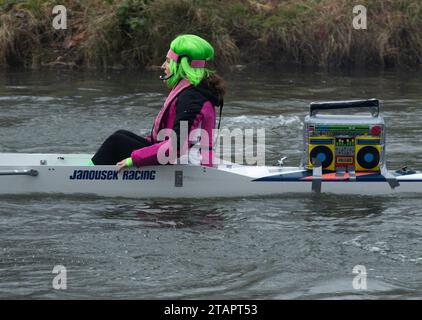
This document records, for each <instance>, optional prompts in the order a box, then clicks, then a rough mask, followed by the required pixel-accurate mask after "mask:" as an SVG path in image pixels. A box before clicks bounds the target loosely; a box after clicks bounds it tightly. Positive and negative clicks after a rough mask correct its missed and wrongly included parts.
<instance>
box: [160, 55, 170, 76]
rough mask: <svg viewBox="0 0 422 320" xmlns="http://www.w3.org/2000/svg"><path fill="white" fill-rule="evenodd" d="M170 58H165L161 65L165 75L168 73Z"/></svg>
mask: <svg viewBox="0 0 422 320" xmlns="http://www.w3.org/2000/svg"><path fill="white" fill-rule="evenodd" d="M169 65H170V58H166V60H165V61H164V63H163V64H162V65H161V69H162V70H163V71H164V73H165V75H166V77H168V76H169V75H170V67H169Z"/></svg>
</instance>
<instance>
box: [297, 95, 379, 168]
mask: <svg viewBox="0 0 422 320" xmlns="http://www.w3.org/2000/svg"><path fill="white" fill-rule="evenodd" d="M349 108H354V109H356V110H359V111H361V110H362V109H366V110H369V111H370V113H369V114H368V113H366V114H361V113H358V114H354V115H344V114H343V115H342V114H321V111H325V110H338V109H349ZM384 154H385V123H384V119H383V117H382V116H381V115H380V114H379V102H378V100H376V99H369V100H353V101H334V102H319V103H311V106H310V114H309V115H308V116H307V117H306V118H305V125H304V154H303V160H302V163H303V165H304V166H305V167H306V168H308V169H312V168H313V166H314V163H315V160H319V162H320V163H321V165H322V168H323V169H324V170H326V171H348V170H354V171H379V170H380V168H381V166H382V165H383V162H384Z"/></svg>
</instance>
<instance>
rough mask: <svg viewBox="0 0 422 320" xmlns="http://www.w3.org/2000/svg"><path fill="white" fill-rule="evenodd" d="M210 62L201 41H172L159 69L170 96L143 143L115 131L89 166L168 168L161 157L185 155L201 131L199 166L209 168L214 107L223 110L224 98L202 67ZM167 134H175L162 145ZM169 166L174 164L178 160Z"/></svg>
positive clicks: (211, 74) (211, 51)
mask: <svg viewBox="0 0 422 320" xmlns="http://www.w3.org/2000/svg"><path fill="white" fill-rule="evenodd" d="M213 58H214V49H213V47H212V46H211V44H210V43H208V42H207V41H206V40H204V39H202V38H201V37H198V36H196V35H180V36H178V37H177V38H176V39H174V40H173V41H172V42H171V44H170V49H169V51H168V53H167V57H166V60H165V61H164V63H163V64H162V66H161V69H162V70H163V71H164V73H165V76H162V77H160V79H162V80H163V81H164V82H165V83H166V84H167V87H168V88H169V89H171V91H170V94H169V95H168V96H167V99H166V100H165V102H164V105H163V107H162V108H161V110H160V112H159V113H158V115H157V117H156V118H155V121H154V124H153V127H152V131H151V135H150V136H148V137H146V138H143V137H140V136H138V135H136V134H134V133H132V132H129V131H126V130H118V131H116V132H115V133H113V134H112V135H111V136H109V137H108V138H107V139H106V140H105V141H104V143H103V144H102V145H101V147H100V148H99V150H98V151H97V153H96V154H95V155H94V156H93V157H92V159H91V161H92V163H91V165H92V164H93V165H114V164H116V165H117V167H118V170H119V171H121V170H123V169H124V168H126V167H132V166H136V167H141V166H148V165H157V164H166V163H163V161H160V160H162V158H163V155H164V156H169V155H171V154H174V155H175V157H177V158H180V157H182V156H185V157H186V156H188V154H189V150H190V148H192V147H193V145H194V142H195V141H193V140H194V139H193V138H192V137H191V135H190V134H191V133H194V131H193V130H195V129H200V130H196V131H195V132H198V131H199V132H200V136H199V139H198V140H199V143H200V148H199V151H200V162H199V164H201V165H205V166H212V165H213V140H214V139H213V129H215V122H216V112H215V107H216V106H219V107H220V108H222V105H223V96H224V93H225V88H224V85H223V81H222V79H221V78H220V77H219V76H218V75H217V74H216V73H215V72H213V71H211V70H209V69H208V68H207V66H206V64H207V62H208V61H210V60H212V59H213ZM183 126H187V137H184V135H183V134H182V133H183ZM169 129H172V130H173V132H174V133H175V134H174V135H171V134H169V135H166V139H164V140H163V139H162V132H169ZM160 131H162V132H161V134H160ZM185 131H186V130H185ZM160 138H161V139H160ZM204 144H205V145H204ZM163 150H164V152H163ZM160 156H161V158H160ZM175 157H173V158H175ZM169 162H170V163H175V162H176V159H172V160H171V161H169Z"/></svg>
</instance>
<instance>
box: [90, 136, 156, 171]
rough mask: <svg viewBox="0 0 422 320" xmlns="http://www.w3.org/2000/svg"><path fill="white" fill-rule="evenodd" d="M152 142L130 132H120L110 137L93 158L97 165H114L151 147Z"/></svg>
mask: <svg viewBox="0 0 422 320" xmlns="http://www.w3.org/2000/svg"><path fill="white" fill-rule="evenodd" d="M150 145H151V142H149V141H148V140H147V139H145V138H142V137H140V136H138V135H136V134H134V133H132V132H130V131H126V130H118V131H116V132H115V133H113V134H112V135H111V136H109V137H108V138H107V139H106V140H105V141H104V143H103V144H102V145H101V147H100V149H98V151H97V153H96V154H95V155H94V156H93V157H92V159H91V160H92V162H93V163H94V164H95V165H114V164H116V163H117V162H119V161H122V160H124V159H126V158H129V157H130V155H131V154H132V151H134V150H136V149H141V148H143V147H147V146H150Z"/></svg>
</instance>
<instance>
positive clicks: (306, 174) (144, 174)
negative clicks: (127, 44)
mask: <svg viewBox="0 0 422 320" xmlns="http://www.w3.org/2000/svg"><path fill="white" fill-rule="evenodd" d="M91 157H92V155H90V154H28V153H27V154H24V153H4V154H0V194H2V195H12V194H13V195H25V194H39V193H41V194H55V193H59V194H84V195H90V194H92V195H97V196H105V197H129V198H198V197H242V196H260V195H278V194H286V193H311V192H324V193H334V194H365V195H385V194H393V193H409V192H410V193H415V192H416V193H419V192H422V172H414V171H410V170H398V171H388V170H386V169H385V168H383V169H382V170H381V172H360V173H359V172H356V173H354V174H353V173H351V172H346V173H343V174H341V173H340V174H339V173H335V172H334V173H333V172H328V173H325V172H324V171H323V170H321V167H315V168H314V169H313V170H307V169H304V168H303V167H284V166H246V165H239V164H234V163H227V162H226V163H224V164H220V165H218V166H217V167H214V168H209V167H204V166H198V165H163V166H149V167H143V168H133V169H126V170H125V171H124V172H121V173H117V171H116V167H115V166H86V165H84V164H86V163H88V161H89V159H91Z"/></svg>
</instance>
